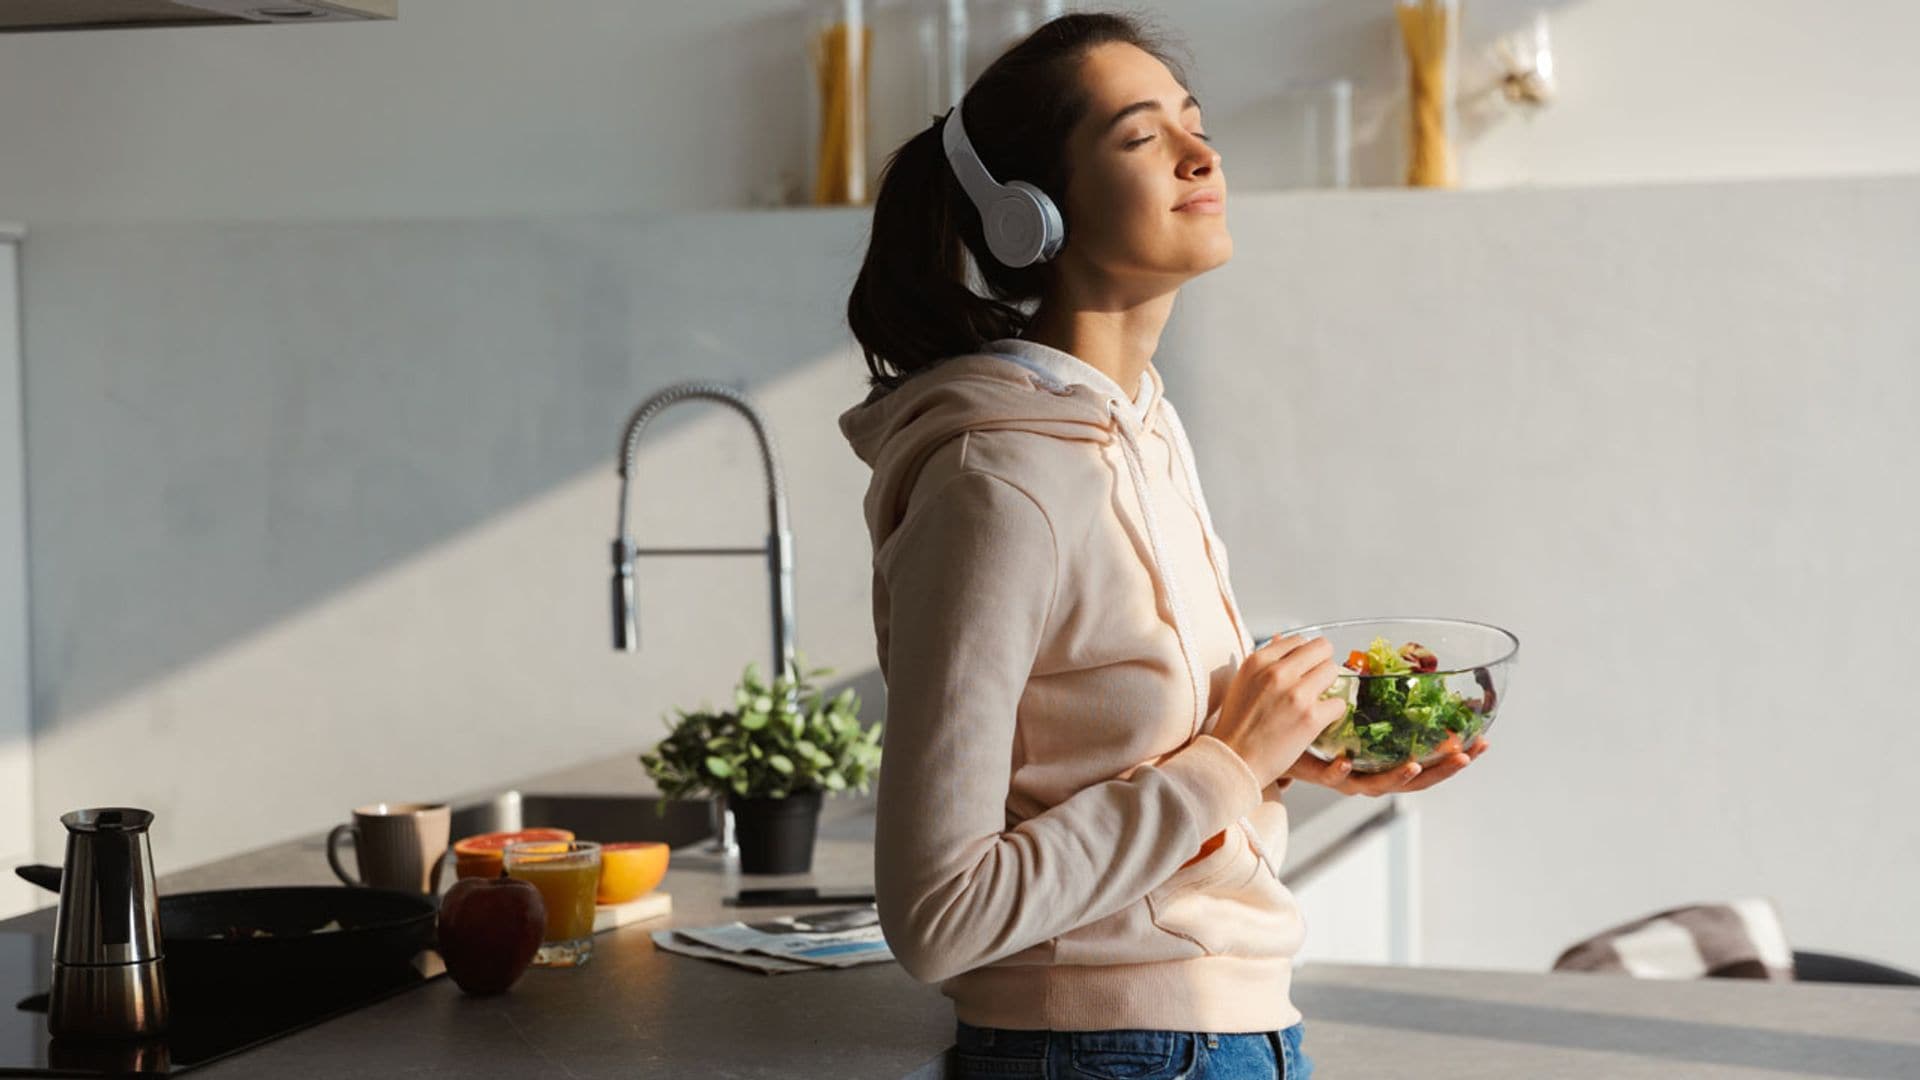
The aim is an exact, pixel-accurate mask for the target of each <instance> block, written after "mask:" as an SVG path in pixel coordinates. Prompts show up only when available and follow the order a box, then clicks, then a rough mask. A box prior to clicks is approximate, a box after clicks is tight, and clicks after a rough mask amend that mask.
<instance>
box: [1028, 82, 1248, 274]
mask: <svg viewBox="0 0 1920 1080" xmlns="http://www.w3.org/2000/svg"><path fill="white" fill-rule="evenodd" d="M1080 80H1081V85H1082V86H1083V88H1084V89H1085V92H1086V94H1087V100H1088V108H1087V112H1086V115H1085V116H1083V117H1082V118H1081V119H1080V123H1079V124H1078V125H1077V126H1076V127H1075V128H1074V130H1073V133H1072V134H1071V135H1070V136H1069V138H1068V146H1067V155H1068V156H1067V162H1068V180H1067V194H1066V206H1065V207H1063V208H1062V214H1063V215H1064V216H1065V219H1066V224H1067V245H1066V247H1065V248H1064V249H1063V250H1062V252H1061V266H1062V270H1063V271H1066V272H1078V273H1083V274H1084V273H1092V274H1094V275H1096V276H1097V277H1099V278H1100V279H1103V280H1104V281H1106V282H1108V283H1109V284H1117V285H1120V286H1122V287H1123V288H1124V287H1127V286H1132V285H1144V286H1146V287H1149V288H1156V289H1165V288H1172V287H1177V286H1178V285H1179V284H1180V283H1181V282H1183V281H1185V280H1187V279H1188V278H1191V277H1195V276H1197V275H1199V274H1203V273H1206V272H1207V271H1208V270H1211V269H1213V268H1214V267H1216V266H1219V265H1221V264H1223V263H1225V262H1226V261H1227V260H1228V259H1229V258H1231V257H1232V256H1233V237H1232V236H1231V235H1229V234H1228V232H1227V218H1226V195H1227V178H1226V174H1225V173H1224V172H1223V171H1222V170H1221V168H1220V155H1219V154H1218V153H1216V152H1215V151H1214V149H1213V147H1212V146H1210V145H1208V143H1207V140H1206V139H1205V138H1203V137H1202V136H1203V134H1204V133H1205V131H1206V130H1207V129H1206V125H1205V124H1203V123H1202V122H1201V116H1200V107H1199V104H1198V103H1197V102H1195V101H1194V100H1193V98H1192V96H1191V95H1190V94H1189V93H1188V92H1187V88H1186V87H1184V86H1182V85H1180V82H1179V80H1177V79H1175V78H1174V77H1173V73H1172V72H1170V71H1168V70H1167V67H1166V65H1165V64H1162V63H1161V62H1160V61H1159V60H1157V59H1155V58H1154V56H1153V54H1151V53H1149V52H1147V51H1145V50H1143V49H1140V48H1138V47H1136V46H1133V45H1126V44H1107V45H1101V46H1097V47H1096V48H1094V49H1093V50H1092V51H1090V52H1089V53H1088V54H1087V56H1086V58H1085V60H1084V61H1083V63H1082V65H1081V69H1080ZM1200 193H1206V194H1208V195H1211V196H1217V197H1218V201H1217V202H1215V203H1213V204H1212V205H1205V204H1198V205H1187V206H1185V207H1184V208H1181V209H1176V208H1177V207H1181V206H1182V204H1185V203H1187V201H1188V200H1190V199H1192V198H1193V196H1194V195H1196V194H1200Z"/></svg>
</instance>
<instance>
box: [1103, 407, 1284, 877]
mask: <svg viewBox="0 0 1920 1080" xmlns="http://www.w3.org/2000/svg"><path fill="white" fill-rule="evenodd" d="M1160 406H1161V410H1162V411H1163V412H1164V413H1166V415H1168V416H1170V417H1171V416H1172V415H1173V414H1172V412H1171V411H1170V410H1168V409H1167V408H1166V402H1165V401H1164V400H1162V401H1161V403H1160ZM1107 414H1108V415H1109V416H1112V417H1113V418H1114V422H1115V427H1116V428H1117V429H1118V430H1119V432H1120V446H1121V449H1122V450H1124V451H1125V453H1124V455H1123V456H1124V457H1125V458H1126V459H1127V473H1128V475H1129V476H1130V477H1131V478H1132V480H1133V491H1134V496H1135V497H1136V498H1137V499H1138V500H1139V502H1140V515H1141V517H1142V518H1143V519H1144V520H1145V522H1146V526H1147V542H1148V544H1149V545H1150V546H1151V547H1152V549H1153V560H1154V562H1155V563H1156V564H1157V565H1158V567H1159V570H1160V577H1161V579H1162V580H1163V581H1164V582H1165V583H1166V591H1167V607H1168V608H1169V609H1171V610H1172V612H1173V633H1174V637H1175V638H1177V639H1178V640H1179V642H1180V653H1181V656H1182V657H1183V658H1184V659H1185V661H1186V665H1187V678H1188V680H1189V681H1190V682H1191V683H1192V685H1193V727H1192V729H1191V732H1190V734H1189V735H1188V738H1189V739H1191V738H1194V737H1197V736H1198V735H1199V734H1200V729H1201V727H1202V726H1204V725H1205V723H1206V718H1207V684H1206V674H1205V673H1204V672H1202V671H1201V670H1200V666H1199V664H1198V662H1197V658H1196V656H1195V652H1194V648H1193V645H1192V640H1193V635H1192V633H1191V631H1190V630H1189V624H1188V622H1187V608H1186V603H1185V601H1184V600H1183V599H1182V597H1181V596H1180V590H1179V585H1178V583H1177V582H1176V581H1175V580H1174V573H1173V564H1172V563H1171V562H1170V561H1169V560H1168V559H1167V557H1166V555H1165V552H1164V549H1163V548H1162V546H1161V543H1160V527H1159V524H1158V518H1157V517H1156V516H1155V514H1154V512H1153V501H1152V499H1151V497H1150V496H1149V494H1148V491H1147V480H1146V466H1145V465H1144V464H1143V463H1142V462H1143V459H1142V457H1141V454H1140V443H1139V440H1138V438H1137V437H1136V436H1135V435H1134V433H1133V427H1132V425H1131V424H1130V423H1129V422H1128V421H1127V420H1126V418H1125V417H1124V416H1123V415H1122V413H1121V410H1120V407H1119V403H1118V402H1116V401H1114V400H1112V399H1111V398H1109V399H1108V401H1107ZM1172 423H1173V424H1174V425H1176V426H1177V425H1178V423H1179V421H1178V420H1177V419H1175V420H1173V421H1172ZM1170 441H1171V442H1172V443H1174V452H1175V455H1176V456H1178V457H1179V458H1180V461H1181V464H1182V465H1183V466H1184V467H1185V469H1186V473H1187V483H1188V486H1189V488H1190V490H1192V492H1193V493H1194V497H1195V499H1196V501H1197V503H1198V504H1199V506H1200V522H1201V532H1202V534H1203V535H1204V536H1205V537H1206V541H1207V544H1206V547H1207V561H1208V563H1209V564H1210V565H1211V566H1212V567H1213V573H1214V578H1215V579H1216V581H1218V582H1219V584H1220V585H1221V587H1222V589H1223V590H1224V591H1226V592H1227V595H1228V604H1227V610H1228V613H1229V615H1230V617H1231V618H1232V619H1233V625H1234V629H1235V630H1236V631H1237V632H1238V633H1239V635H1240V639H1241V643H1242V648H1245V647H1246V644H1247V631H1246V627H1245V626H1244V625H1242V623H1241V622H1240V613H1239V611H1238V610H1236V607H1237V605H1235V604H1234V603H1233V601H1232V595H1231V590H1229V589H1227V586H1226V578H1225V575H1224V574H1222V573H1221V569H1220V560H1219V557H1218V555H1217V554H1216V548H1217V546H1218V545H1217V544H1216V543H1215V542H1214V539H1213V525H1212V523H1211V522H1210V521H1209V520H1208V515H1207V513H1206V509H1205V507H1206V500H1205V498H1204V497H1203V496H1201V495H1200V484H1199V482H1198V479H1197V477H1196V474H1195V472H1194V468H1193V463H1192V462H1191V461H1190V460H1189V459H1188V458H1187V455H1186V454H1185V453H1184V452H1183V451H1182V450H1181V449H1180V447H1179V444H1180V443H1181V442H1184V441H1185V437H1184V432H1182V433H1181V435H1180V437H1177V438H1175V439H1172V440H1170ZM1237 824H1238V825H1239V826H1240V831H1241V832H1242V833H1243V834H1245V836H1246V838H1247V846H1248V847H1250V848H1252V849H1253V853H1254V855H1255V856H1257V857H1258V858H1259V860H1260V862H1261V863H1263V864H1265V866H1266V867H1267V870H1268V871H1269V872H1271V873H1272V874H1273V876H1274V877H1275V878H1278V877H1279V876H1280V868H1279V867H1278V866H1276V865H1274V862H1273V859H1272V858H1271V857H1269V856H1268V854H1267V850H1266V848H1265V846H1263V845H1262V844H1261V843H1260V840H1259V838H1258V837H1257V836H1256V835H1255V833H1254V828H1253V823H1252V822H1250V821H1248V820H1247V818H1246V817H1245V815H1242V816H1241V818H1240V819H1239V821H1238V822H1237Z"/></svg>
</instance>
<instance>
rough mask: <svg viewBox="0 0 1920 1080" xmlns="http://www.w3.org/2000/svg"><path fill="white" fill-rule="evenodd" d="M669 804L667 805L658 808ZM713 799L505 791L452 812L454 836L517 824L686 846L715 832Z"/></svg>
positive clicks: (600, 837)
mask: <svg viewBox="0 0 1920 1080" xmlns="http://www.w3.org/2000/svg"><path fill="white" fill-rule="evenodd" d="M662 804H664V805H665V806H666V810H665V811H664V812H661V811H660V810H659V809H658V808H659V807H660V806H661V805H662ZM712 808H713V803H712V802H711V801H710V800H707V799H667V798H662V797H661V796H658V795H541V794H529V793H522V792H519V791H508V792H503V793H501V794H499V795H496V796H494V797H493V798H491V799H488V800H486V801H485V802H478V803H470V804H468V805H466V806H458V807H455V808H454V811H453V830H452V832H453V838H454V839H456V840H458V839H460V838H461V837H463V836H473V835H475V834H477V833H488V832H505V831H509V830H514V829H534V828H549V829H567V830H570V831H571V832H572V833H573V835H574V836H575V837H576V838H578V839H581V840H598V841H601V842H603V843H611V842H615V841H627V840H653V841H658V842H661V843H665V844H666V845H667V846H668V847H672V848H678V847H685V846H687V845H688V844H696V843H699V842H700V841H702V840H705V839H707V838H708V837H710V836H712V835H713V809H712Z"/></svg>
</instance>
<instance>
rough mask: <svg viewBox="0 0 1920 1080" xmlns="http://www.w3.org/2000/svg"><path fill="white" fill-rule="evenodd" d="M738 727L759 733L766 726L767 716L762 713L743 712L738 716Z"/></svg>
mask: <svg viewBox="0 0 1920 1080" xmlns="http://www.w3.org/2000/svg"><path fill="white" fill-rule="evenodd" d="M740 726H741V727H743V728H746V729H747V730H748V731H759V730H760V729H761V728H763V727H766V726H767V714H766V713H764V712H745V713H741V714H740Z"/></svg>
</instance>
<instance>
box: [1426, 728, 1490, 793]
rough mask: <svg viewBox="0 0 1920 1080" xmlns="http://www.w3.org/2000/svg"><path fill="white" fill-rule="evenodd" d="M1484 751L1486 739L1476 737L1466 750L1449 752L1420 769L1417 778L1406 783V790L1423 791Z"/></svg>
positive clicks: (1474, 759) (1473, 760) (1485, 750)
mask: <svg viewBox="0 0 1920 1080" xmlns="http://www.w3.org/2000/svg"><path fill="white" fill-rule="evenodd" d="M1486 752H1487V740H1485V739H1476V740H1474V744H1473V746H1472V747H1470V748H1469V749H1467V750H1466V751H1464V752H1456V753H1452V754H1449V755H1447V756H1446V757H1444V758H1442V759H1441V760H1439V761H1436V762H1434V763H1433V764H1432V765H1431V766H1429V767H1427V768H1426V769H1423V770H1421V772H1420V777H1419V779H1417V780H1415V781H1413V782H1412V783H1410V784H1408V785H1407V787H1406V790H1408V791H1425V790H1426V789H1427V788H1430V787H1432V786H1433V785H1435V784H1437V783H1439V782H1440V781H1442V780H1445V779H1446V778H1448V777H1449V776H1453V775H1455V774H1457V773H1459V772H1460V770H1462V769H1464V768H1466V767H1467V766H1469V765H1471V764H1473V763H1474V762H1475V761H1477V760H1479V758H1480V755H1481V754H1484V753H1486Z"/></svg>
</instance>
